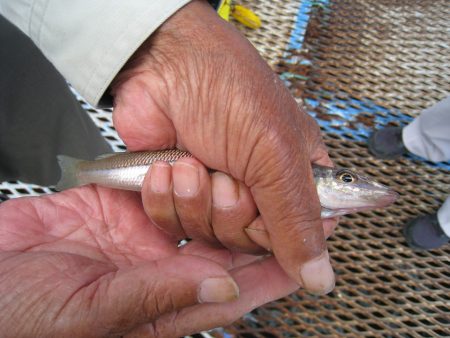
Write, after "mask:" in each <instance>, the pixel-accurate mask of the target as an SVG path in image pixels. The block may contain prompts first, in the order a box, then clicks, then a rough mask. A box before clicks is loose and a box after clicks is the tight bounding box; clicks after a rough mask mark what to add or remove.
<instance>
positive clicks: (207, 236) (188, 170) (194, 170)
mask: <svg viewBox="0 0 450 338" xmlns="http://www.w3.org/2000/svg"><path fill="white" fill-rule="evenodd" d="M172 179H173V192H174V193H173V197H174V202H175V209H176V211H177V215H178V218H179V219H180V223H181V226H182V227H183V229H184V232H185V233H186V234H187V236H188V237H190V238H195V239H202V240H205V241H208V242H210V243H218V241H217V239H216V238H215V236H214V233H213V230H212V228H211V180H210V177H209V174H208V171H207V170H206V168H205V167H204V166H203V165H202V164H201V163H200V162H199V161H197V160H196V159H194V158H182V159H179V160H178V161H176V162H175V163H174V165H173V169H172Z"/></svg>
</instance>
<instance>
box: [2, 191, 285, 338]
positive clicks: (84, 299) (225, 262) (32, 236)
mask: <svg viewBox="0 0 450 338" xmlns="http://www.w3.org/2000/svg"><path fill="white" fill-rule="evenodd" d="M0 215H1V220H0V275H1V276H4V275H6V274H8V279H7V280H6V279H2V280H0V288H1V290H2V291H3V292H4V295H6V297H5V299H4V300H5V301H6V304H7V306H11V303H14V306H13V309H20V310H19V311H12V310H13V309H11V312H9V311H7V312H8V313H10V317H9V318H5V320H8V319H9V320H11V319H12V320H16V321H19V322H20V320H23V318H27V322H26V323H24V324H27V325H36V323H39V325H38V326H37V327H34V328H33V330H35V331H33V332H37V333H46V335H48V332H52V333H54V334H61V333H66V334H69V333H73V332H77V333H78V334H80V335H81V334H83V335H86V332H89V333H90V335H94V336H100V335H106V334H111V333H118V334H122V333H126V332H129V331H131V330H132V329H134V328H135V327H136V323H134V324H133V325H130V326H127V325H126V324H125V325H123V323H121V325H120V326H118V327H114V325H113V327H112V328H108V330H106V328H107V327H108V325H109V326H111V325H110V324H111V323H109V321H110V320H111V319H110V318H109V317H108V316H106V315H105V314H104V313H99V312H104V311H103V310H102V307H101V304H100V305H99V304H96V301H95V300H96V297H98V296H99V294H100V296H101V297H103V298H101V299H102V300H103V299H106V298H107V297H110V295H109V294H108V290H109V288H111V284H113V283H115V284H114V285H116V286H115V287H117V283H119V288H118V289H119V291H120V290H122V289H124V288H125V289H126V288H127V287H128V285H129V284H130V283H133V282H134V281H135V280H136V277H142V276H141V275H142V273H143V272H142V271H140V267H141V266H142V267H145V266H146V265H148V264H151V263H152V262H156V261H161V260H163V261H164V260H165V259H174V258H175V259H177V258H178V257H183V256H184V258H186V257H189V256H190V255H196V256H202V257H205V258H208V259H211V260H214V261H215V262H217V263H219V264H220V265H222V266H225V267H226V268H227V269H230V270H231V269H233V268H236V266H239V265H243V264H246V263H248V262H249V261H250V260H251V259H249V256H245V255H237V256H232V255H231V254H230V253H229V252H228V251H226V250H224V249H215V248H211V247H208V246H206V245H203V244H201V243H196V242H195V241H192V242H191V243H189V245H186V246H185V247H183V248H178V247H177V241H176V240H175V239H173V238H171V237H169V235H166V234H165V233H164V232H162V231H161V230H159V229H157V228H156V227H155V226H154V225H153V224H152V223H151V221H149V219H148V218H147V216H146V215H145V212H144V211H143V209H142V206H141V198H140V195H139V194H137V193H134V192H124V191H117V190H111V189H105V188H100V187H92V186H88V187H83V188H79V189H73V190H70V191H67V192H64V193H59V194H56V195H53V196H48V197H44V198H29V199H21V200H16V201H12V202H8V203H4V204H2V205H1V207H0ZM180 264H185V263H180ZM192 264H194V265H195V264H196V261H195V260H194V261H192ZM269 264H271V266H272V265H274V264H276V263H275V262H270V263H269ZM249 267H250V270H249V272H248V273H244V274H243V273H242V272H241V273H240V275H241V277H240V280H238V283H239V284H240V287H241V294H242V291H245V290H243V286H244V288H245V286H248V288H249V289H251V288H252V287H253V288H254V286H252V285H251V284H254V283H255V282H254V281H252V279H254V277H255V276H254V273H255V271H252V270H251V269H253V270H254V267H251V264H250V265H249ZM183 268H186V267H183V266H181V267H180V266H174V267H173V269H183ZM188 268H189V269H194V270H195V269H196V267H195V266H190V267H188ZM241 269H242V268H241ZM266 269H267V268H266ZM272 269H276V270H277V271H276V273H279V274H281V275H280V276H281V281H280V282H277V283H276V284H279V286H278V287H276V288H274V287H273V286H272V289H273V290H274V292H275V294H276V296H275V297H279V296H282V295H283V294H285V293H288V292H290V291H292V289H293V288H294V286H293V285H292V283H291V282H288V281H287V278H286V276H284V275H283V274H282V273H281V271H279V269H278V267H276V266H275V267H273V268H272ZM130 271H132V272H131V273H130ZM266 272H267V271H266ZM140 274H141V275H140ZM118 276H119V277H118ZM276 278H278V277H276ZM255 280H256V281H257V280H258V278H256V279H255ZM120 283H121V284H120ZM281 285H283V286H282V287H281ZM287 285H288V286H287ZM280 288H281V289H280ZM115 293H116V292H114V295H112V298H111V300H110V299H109V298H108V302H117V305H116V306H118V307H120V306H127V304H124V302H123V299H116V300H115V299H114V297H116V296H117V295H115ZM266 293H267V294H266V295H264V296H263V299H261V300H257V302H258V303H264V302H266V301H268V300H270V299H267V298H268V297H269V298H270V297H271V296H268V295H269V294H270V291H266ZM132 296H133V295H132ZM260 297H261V296H260ZM272 297H274V296H272ZM131 298H132V297H131ZM241 298H242V297H241ZM93 299H94V301H93ZM244 300H245V299H243V301H244ZM253 302H255V299H253ZM4 304H5V303H3V305H4ZM256 305H258V304H254V303H252V304H251V305H246V306H245V307H246V309H239V310H238V311H243V310H248V307H249V306H252V307H253V306H256ZM207 306H208V305H206V304H205V305H199V306H197V307H191V308H188V310H187V311H184V312H183V316H185V317H186V322H189V321H190V322H191V324H189V325H192V316H195V313H196V312H199V313H202V311H205V309H207V308H205V307H207ZM213 306H214V305H213ZM235 306H237V305H235ZM189 309H191V310H189ZM218 309H219V308H218ZM139 310H142V309H134V307H132V306H131V305H130V309H129V310H127V311H139ZM219 310H220V309H219ZM235 310H236V309H235ZM223 311H225V312H227V311H228V312H230V311H231V312H232V310H231V308H230V307H228V308H226V307H225V308H223ZM138 315H139V313H138V312H137V313H136V316H138ZM178 315H179V314H178ZM237 315H239V313H235V314H233V316H237ZM169 316H170V314H169ZM183 316H181V317H183ZM11 317H12V318H11ZM166 317H167V315H166ZM161 318H162V319H160V321H162V322H164V316H163V317H161ZM138 324H139V322H138ZM140 324H145V321H142V323H140ZM27 325H24V326H23V327H19V328H17V327H15V328H14V330H16V331H13V332H11V333H12V334H14V335H20V332H21V331H17V330H24V331H23V332H24V333H25V332H29V331H27V330H29V328H28V327H27ZM189 325H188V326H189ZM195 328H196V326H195V325H194V326H193V327H188V328H187V330H195ZM48 330H50V331H48ZM172 333H174V332H172ZM37 335H39V334H37Z"/></svg>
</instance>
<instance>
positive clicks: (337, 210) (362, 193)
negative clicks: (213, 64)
mask: <svg viewBox="0 0 450 338" xmlns="http://www.w3.org/2000/svg"><path fill="white" fill-rule="evenodd" d="M182 157H192V155H191V154H190V153H188V152H186V151H181V150H177V149H174V150H162V151H154V152H133V153H126V152H125V153H113V154H106V155H102V156H100V157H98V158H97V159H96V160H94V161H85V160H78V159H75V158H72V157H69V156H65V155H59V156H58V161H59V165H60V167H61V172H62V175H61V179H60V181H59V182H58V184H57V185H56V189H57V190H59V191H61V190H64V189H69V188H72V187H76V186H81V185H86V184H91V183H94V184H98V185H101V186H104V187H110V188H116V189H123V190H133V191H140V190H141V188H142V184H143V181H144V177H145V175H146V174H147V171H148V169H149V168H150V166H151V165H152V163H153V162H155V161H166V162H169V163H170V164H173V163H174V162H175V161H176V160H178V159H180V158H182ZM313 172H314V179H315V182H316V188H317V193H318V195H319V199H320V204H321V205H322V212H321V217H322V218H330V217H335V216H339V215H345V214H349V213H353V212H358V211H361V210H369V209H375V208H382V207H386V206H388V205H390V204H391V203H393V202H394V201H395V200H396V199H397V197H398V194H397V193H396V192H395V191H394V190H392V189H390V188H389V187H386V186H384V185H382V184H379V183H377V182H375V181H373V180H370V179H369V178H366V177H363V176H361V175H358V174H356V173H355V172H353V171H350V170H347V169H336V168H329V167H323V166H318V165H313Z"/></svg>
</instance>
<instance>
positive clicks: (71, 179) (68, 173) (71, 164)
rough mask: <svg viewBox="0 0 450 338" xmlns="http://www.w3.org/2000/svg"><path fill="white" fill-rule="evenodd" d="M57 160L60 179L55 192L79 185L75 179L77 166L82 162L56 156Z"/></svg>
mask: <svg viewBox="0 0 450 338" xmlns="http://www.w3.org/2000/svg"><path fill="white" fill-rule="evenodd" d="M57 158H58V163H59V167H60V168H61V178H60V179H59V182H58V183H57V184H56V190H58V191H62V190H66V189H70V188H73V187H76V186H78V185H80V182H79V180H78V177H77V165H78V164H79V163H80V162H82V161H83V160H79V159H77V158H73V157H70V156H67V155H58V156H57Z"/></svg>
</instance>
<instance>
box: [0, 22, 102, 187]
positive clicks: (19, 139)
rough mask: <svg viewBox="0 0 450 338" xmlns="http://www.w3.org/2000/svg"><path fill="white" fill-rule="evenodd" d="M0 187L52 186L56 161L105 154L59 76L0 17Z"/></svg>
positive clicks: (56, 172)
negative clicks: (17, 184) (9, 184)
mask: <svg viewBox="0 0 450 338" xmlns="http://www.w3.org/2000/svg"><path fill="white" fill-rule="evenodd" d="M0 45H1V46H2V47H1V48H0V74H1V75H0V182H1V181H8V180H22V181H25V182H32V183H37V184H41V185H53V184H55V183H56V182H57V180H58V178H59V175H60V173H59V167H58V163H57V159H56V156H57V155H58V154H66V155H70V156H74V157H79V158H84V159H92V158H94V157H96V156H97V155H99V154H102V153H107V152H111V148H110V146H109V145H108V144H107V142H106V141H105V140H104V138H103V137H102V136H101V135H100V132H99V130H98V128H97V127H96V126H95V124H94V123H93V122H92V120H91V119H90V118H89V116H88V115H87V113H86V112H85V111H84V110H83V109H82V108H81V106H80V104H79V103H78V102H77V100H76V99H75V97H74V96H73V94H72V93H71V91H70V89H69V88H68V86H67V84H66V82H65V80H64V79H63V77H62V76H61V75H60V74H59V73H58V72H57V70H56V69H55V68H54V67H53V65H52V64H51V63H50V62H49V61H48V60H47V59H46V58H45V57H44V56H43V55H42V53H41V52H40V51H39V49H38V48H37V47H36V46H35V45H34V44H33V42H32V41H31V40H30V39H29V38H28V37H27V36H26V35H25V34H23V33H22V32H21V31H20V30H19V29H18V28H16V27H15V26H13V25H12V24H11V23H10V22H8V21H7V20H6V19H4V18H3V17H2V16H0Z"/></svg>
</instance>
